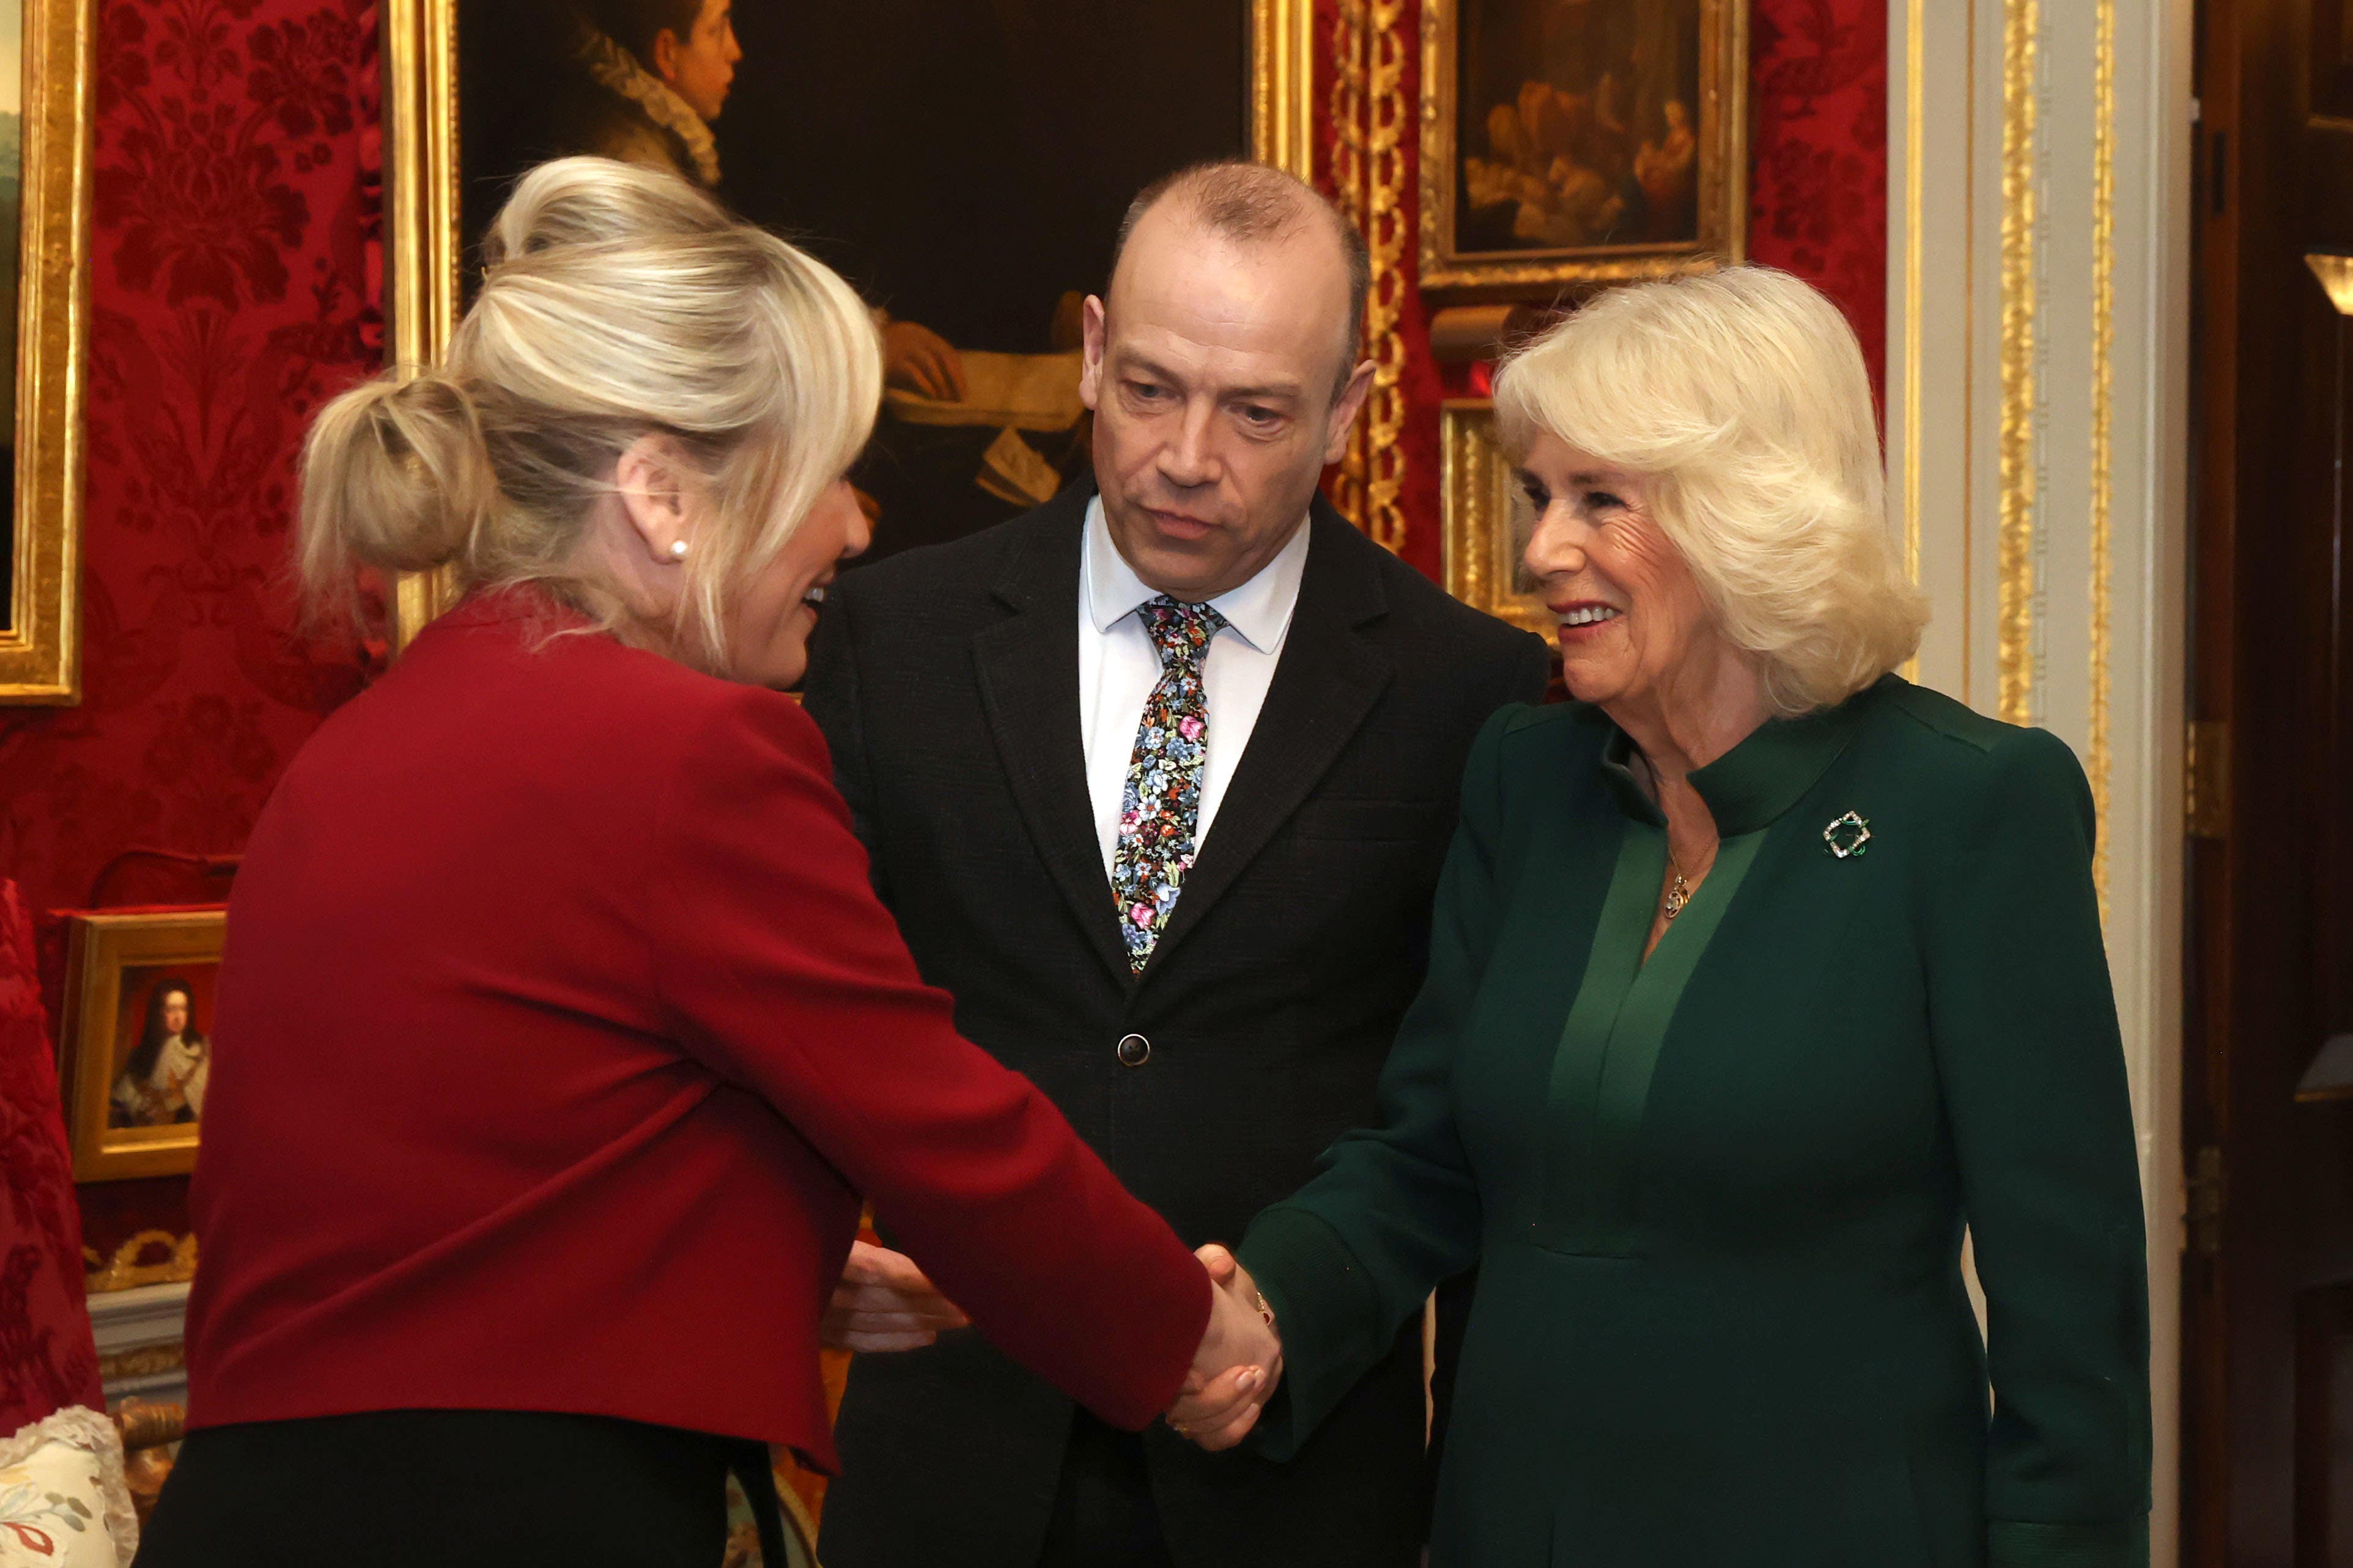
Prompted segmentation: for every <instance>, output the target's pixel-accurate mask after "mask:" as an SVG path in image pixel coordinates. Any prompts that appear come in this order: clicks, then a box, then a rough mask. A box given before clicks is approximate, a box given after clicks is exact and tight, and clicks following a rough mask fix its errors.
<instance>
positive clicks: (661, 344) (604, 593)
mask: <svg viewBox="0 0 2353 1568" xmlns="http://www.w3.org/2000/svg"><path fill="white" fill-rule="evenodd" d="M482 250H483V259H484V262H485V264H486V265H485V268H484V271H483V277H482V285H481V290H480V293H479V294H478V295H477V296H476V298H475V300H474V303H473V307H472V308H471V309H470V310H468V311H467V312H466V316H465V320H464V321H462V322H460V323H459V327H458V330H457V331H456V332H455V333H454V334H453V335H452V337H451V339H450V343H449V348H448V353H446V354H445V355H444V356H443V358H442V361H441V363H439V364H438V365H435V366H432V367H430V368H429V369H427V370H426V371H424V372H423V373H422V374H415V375H406V376H405V375H402V374H398V373H391V374H385V375H384V376H382V377H379V378H378V379H376V380H374V381H371V382H368V383H366V384H363V385H360V386H358V387H355V388H353V390H352V391H350V392H347V393H345V394H343V395H342V396H341V397H338V398H336V399H335V400H334V401H333V402H332V403H330V404H328V405H327V406H326V407H325V408H324V409H322V411H321V412H320V414H319V416H318V418H317V420H316V421H315V422H314V423H313V424H312V426H311V434H310V437H309V439H308V441H307V443H306V444H305V447H304V449H303V456H302V501H301V530H300V533H301V539H300V548H299V552H298V566H299V569H300V572H301V579H302V583H303V586H304V589H305V591H306V593H307V595H309V597H310V599H311V604H312V605H313V607H314V609H322V610H347V609H348V608H349V607H350V606H351V605H352V603H353V591H354V579H355V577H356V576H357V574H358V572H359V570H360V569H361V568H362V567H375V568H377V569H379V570H382V571H385V572H423V571H428V570H431V569H432V568H435V567H438V566H441V565H444V564H448V565H452V566H454V568H455V570H456V573H457V575H458V577H459V581H460V583H461V584H463V585H464V586H465V587H468V588H474V587H499V586H509V585H517V584H527V583H528V584H541V585H543V586H544V587H545V588H546V589H547V590H548V591H549V592H551V593H553V594H554V595H556V596H557V597H558V598H560V599H562V600H564V601H565V602H567V603H569V604H571V605H574V606H575V607H576V608H578V609H580V610H582V611H583V612H585V613H586V614H587V615H588V616H590V617H591V618H592V619H593V620H594V621H595V622H596V623H597V624H598V625H601V626H607V627H611V626H619V625H621V624H622V623H623V622H624V621H627V620H628V619H629V613H628V609H627V607H626V605H625V604H624V602H623V600H622V597H621V595H620V594H619V592H618V590H617V587H616V586H615V585H614V584H612V583H611V582H610V581H609V580H608V579H607V577H606V576H605V574H603V573H602V572H601V571H600V570H599V566H598V563H597V559H596V552H594V551H589V550H584V549H583V548H582V545H583V543H584V542H585V541H586V538H587V534H588V531H589V525H590V522H591V520H592V518H593V516H594V515H595V507H596V502H597V501H598V500H600V499H601V498H603V497H606V496H608V495H611V494H613V493H614V467H615V464H616V463H617V461H618V459H619V458H620V456H621V454H622V453H623V452H625V451H626V450H628V447H630V446H631V445H632V444H633V443H635V442H636V441H638V439H640V438H641V437H646V436H649V435H659V436H667V437H670V438H671V440H672V441H673V442H674V443H675V444H676V446H677V447H678V448H679V449H680V450H681V452H683V453H684V455H685V458H686V460H687V462H688V463H689V465H690V472H689V473H688V474H687V475H686V476H685V478H686V479H687V481H688V482H689V484H690V485H691V486H692V487H693V488H694V489H696V490H697V491H699V492H700V497H701V499H702V500H703V501H704V502H705V503H706V508H707V512H708V516H707V517H706V518H705V520H704V521H703V522H702V524H701V525H700V526H699V527H698V528H697V530H696V532H695V536H694V549H693V551H692V552H691V554H690V555H689V556H688V557H687V558H686V560H685V561H684V562H683V563H682V564H681V570H682V571H683V573H684V574H685V577H684V584H683V591H682V593H681V597H680V603H679V608H678V611H677V614H676V616H675V618H674V620H673V621H672V622H670V624H666V625H662V626H654V627H651V628H649V631H650V632H651V634H652V635H654V636H655V637H657V638H659V639H660V640H663V641H666V642H667V644H668V645H669V649H670V652H671V653H672V654H673V655H674V657H677V658H681V659H682V660H684V661H685V662H688V663H690V664H693V665H696V666H697V667H699V668H706V669H710V670H712V671H713V672H716V673H724V672H725V671H726V668H727V666H728V658H729V650H728V647H727V636H726V629H725V616H726V608H727V605H728V603H729V601H730V599H731V598H732V596H733V594H734V592H735V591H736V589H737V587H738V585H739V584H743V583H744V581H745V580H746V579H747V578H748V577H749V576H751V575H752V574H755V573H756V572H758V571H759V570H760V569H761V568H763V567H764V566H765V565H766V564H767V563H769V562H770V561H771V560H773V559H774V558H775V556H776V552H778V551H779V550H781V549H782V548H783V547H784V545H785V542H786V541H787V540H789V539H790V538H791V537H792V535H793V532H794V531H795V530H796V529H797V528H798V527H799V526H800V523H801V521H802V520H803V519H805V518H806V517H807V515H808V513H809V510H810V509H811V508H812V507H813V506H814V505H815V504H816V502H817V500H818V498H819V497H820V496H821V495H823V493H824V492H825V490H826V489H828V487H830V486H831V485H832V484H833V483H834V481H835V480H837V479H839V478H840V477H841V476H842V474H843V473H844V472H845V471H846V470H847V469H848V468H849V464H850V462H851V460H852V459H853V458H856V457H857V455H858V453H859V451H860V449H861V448H862V447H864V446H865V444H866V440H867V437H868V436H869V435H870V434H871V432H872V430H873V426H874V416H875V413H876V410H877V409H878V408H879V407H880V405H881V395H882V362H881V344H880V342H879V339H878V338H877V335H876V332H875V329H874V323H873V321H872V318H871V316H870V315H869V313H868V311H867V309H866V307H865V306H864V305H863V304H862V303H861V302H860V300H859V298H858V296H857V295H856V294H855V293H854V292H852V291H851V289H850V288H849V285H848V284H847V283H845V282H843V281H842V279H840V278H839V276H837V275H836V274H835V273H834V272H833V271H832V270H831V269H830V268H827V267H826V266H824V265H823V264H822V263H820V262H818V261H816V260H813V259H812V258H809V257H807V256H806V255H804V254H803V253H802V252H800V251H799V250H797V249H795V248H794V247H792V246H790V245H787V244H786V243H785V242H784V241H783V240H781V239H778V238H777V237H776V236H774V235H772V234H769V233H767V232H765V230H763V229H760V228H757V227H755V226H752V225H750V224H747V223H744V222H742V221H740V220H738V219H736V218H734V217H733V216H730V215H729V214H728V213H727V212H726V211H725V210H723V208H722V207H721V206H720V205H718V203H716V202H715V201H713V200H712V198H711V197H710V196H709V195H705V194H704V193H703V192H702V191H700V190H697V189H696V188H695V187H694V186H692V185H691V184H688V183H687V182H686V181H685V180H683V179H681V178H680V177H679V176H678V175H676V174H670V173H668V172H666V171H662V170H655V169H648V168H641V167H638V166H635V165H632V164H628V163H615V162H612V161H610V160H607V159H603V158H565V159H561V160H559V161H557V162H554V163H543V164H542V165H540V166H539V167H538V168H536V169H533V171H532V172H531V173H530V174H526V175H524V176H523V178H522V181H521V183H520V184H517V185H516V187H515V190H514V194H513V195H512V196H511V197H509V199H508V201H507V203H506V205H505V206H504V207H503V208H502V209H501V211H500V213H499V216H498V217H497V219H496V220H495V221H494V222H493V223H492V225H491V231H490V234H489V236H488V237H487V238H486V239H485V240H484V242H483V247H482Z"/></svg>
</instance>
